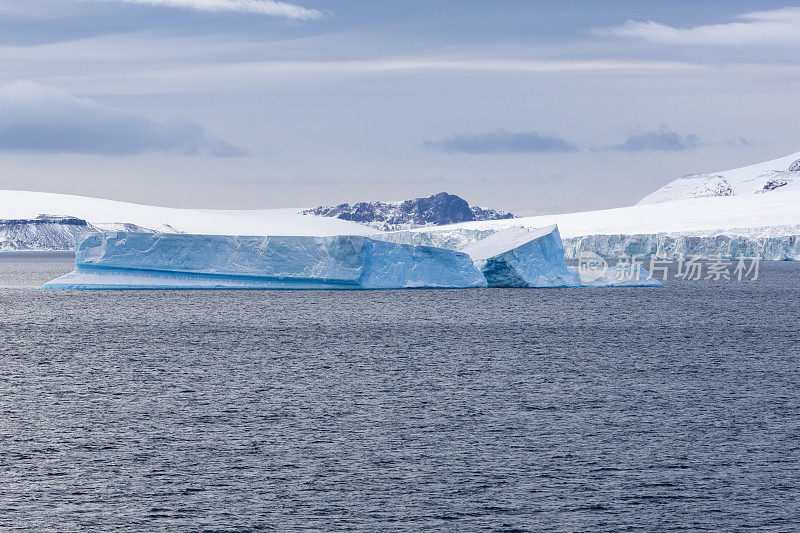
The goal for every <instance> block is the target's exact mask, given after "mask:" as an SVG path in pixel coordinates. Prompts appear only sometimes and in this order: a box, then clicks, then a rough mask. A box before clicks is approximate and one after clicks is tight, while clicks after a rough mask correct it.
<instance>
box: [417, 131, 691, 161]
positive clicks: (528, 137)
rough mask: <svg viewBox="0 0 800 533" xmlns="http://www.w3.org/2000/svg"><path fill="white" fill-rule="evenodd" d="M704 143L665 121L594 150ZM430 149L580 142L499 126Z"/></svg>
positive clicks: (550, 147) (538, 147)
mask: <svg viewBox="0 0 800 533" xmlns="http://www.w3.org/2000/svg"><path fill="white" fill-rule="evenodd" d="M700 146H702V143H701V142H700V140H699V139H698V138H697V136H696V135H681V134H679V133H676V132H674V131H672V130H671V129H669V128H668V127H667V126H666V125H662V126H661V127H659V128H658V129H656V130H653V131H644V130H641V129H637V130H630V131H629V132H628V134H627V138H626V139H625V141H624V142H622V143H619V144H612V145H608V146H602V147H599V148H594V149H593V150H592V151H616V152H680V151H685V150H694V149H696V148H699V147H700ZM423 147H424V148H425V149H426V150H430V151H436V152H443V153H466V154H498V153H558V152H578V151H581V148H580V147H579V145H578V144H576V143H574V142H571V141H568V140H566V139H563V138H561V137H556V136H552V135H541V134H539V133H537V132H536V131H534V130H530V131H526V132H519V133H514V132H511V131H508V130H503V129H495V130H491V131H489V132H487V133H482V134H460V135H454V136H452V137H447V138H445V139H440V140H438V141H425V142H424V143H423Z"/></svg>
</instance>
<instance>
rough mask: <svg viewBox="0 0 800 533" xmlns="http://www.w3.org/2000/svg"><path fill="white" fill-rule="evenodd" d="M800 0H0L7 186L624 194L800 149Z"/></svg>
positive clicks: (301, 200)
mask: <svg viewBox="0 0 800 533" xmlns="http://www.w3.org/2000/svg"><path fill="white" fill-rule="evenodd" d="M797 95H800V3H797V4H792V3H787V2H786V1H784V2H773V1H770V0H759V1H758V2H755V1H749V2H744V1H738V0H730V1H726V2H719V1H716V0H715V1H704V0H691V1H685V0H670V1H666V0H664V1H652V0H635V1H634V0H613V1H612V0H552V1H551V0H536V1H533V0H485V1H471V0H404V1H402V2H397V1H389V0H387V1H380V0H339V1H334V0H298V1H297V2H291V3H290V2H282V1H270V0H25V1H20V0H0V169H1V170H2V171H1V172H0V188H2V189H21V190H37V191H47V192H60V193H69V194H79V195H86V196H95V197H102V198H112V199H118V200H125V201H131V202H138V203H146V204H154V205H163V206H174V207H205V208H208V207H212V208H272V207H306V206H309V207H310V206H315V205H336V204H339V203H343V202H356V201H364V200H387V201H389V200H402V199H406V198H412V197H417V196H427V195H430V194H433V193H436V192H439V191H447V192H451V193H454V194H458V195H460V196H462V197H464V198H465V199H467V200H468V201H469V202H470V203H472V204H477V205H483V206H488V207H493V208H497V209H504V210H508V211H512V212H514V213H516V214H520V215H535V214H545V213H561V212H571V211H584V210H591V209H603V208H608V207H617V206H624V205H630V204H633V203H635V202H636V201H638V200H639V199H640V198H642V197H643V196H645V195H647V194H648V193H650V192H652V191H653V190H655V189H657V188H658V187H660V186H662V185H663V184H665V183H666V182H668V181H670V180H672V179H674V178H676V177H678V176H681V175H685V174H689V173H699V172H713V171H721V170H726V169H729V168H735V167H739V166H743V165H747V164H752V163H757V162H760V161H764V160H768V159H773V158H776V157H780V156H784V155H787V154H790V153H792V152H796V151H798V150H800V105H798V96H797Z"/></svg>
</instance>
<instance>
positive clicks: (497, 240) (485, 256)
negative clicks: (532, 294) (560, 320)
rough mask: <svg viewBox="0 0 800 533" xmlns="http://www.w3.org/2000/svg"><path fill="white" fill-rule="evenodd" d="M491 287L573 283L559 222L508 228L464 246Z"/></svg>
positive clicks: (550, 285)
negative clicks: (566, 261)
mask: <svg viewBox="0 0 800 533" xmlns="http://www.w3.org/2000/svg"><path fill="white" fill-rule="evenodd" d="M462 251H463V252H464V253H466V254H469V256H470V257H471V258H472V260H473V261H474V262H475V266H476V267H478V269H480V271H481V272H483V275H484V276H486V281H487V283H488V284H489V286H490V287H573V286H576V285H577V283H576V282H575V277H574V275H573V274H572V273H571V272H570V271H569V270H568V269H567V264H566V263H565V261H564V247H563V246H562V245H561V236H560V235H559V233H558V228H557V227H556V226H548V227H546V228H542V229H539V230H534V231H532V230H529V229H527V228H523V227H513V228H508V229H506V230H503V231H499V232H497V233H495V234H493V235H490V236H488V237H486V238H484V239H481V240H480V241H478V242H476V243H474V244H471V245H469V246H467V247H465V248H463V249H462Z"/></svg>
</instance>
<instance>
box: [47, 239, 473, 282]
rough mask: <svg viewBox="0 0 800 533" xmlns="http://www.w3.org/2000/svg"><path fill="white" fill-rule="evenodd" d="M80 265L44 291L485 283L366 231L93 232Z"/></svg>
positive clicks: (463, 267)
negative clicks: (241, 233) (255, 234)
mask: <svg viewBox="0 0 800 533" xmlns="http://www.w3.org/2000/svg"><path fill="white" fill-rule="evenodd" d="M75 266H76V268H75V270H74V271H72V272H71V273H69V274H67V275H65V276H62V277H61V278H58V279H56V280H53V281H51V282H49V283H47V284H46V285H45V286H44V288H280V289H292V288H297V289H310V288H319V289H378V288H381V289H395V288H422V287H428V288H464V287H484V286H486V281H485V279H484V277H483V275H481V273H480V272H479V271H478V270H477V269H476V268H475V267H474V265H473V264H472V261H471V260H470V258H469V257H468V256H467V255H465V254H461V253H458V252H453V251H450V250H444V249H440V248H432V247H426V246H409V245H399V244H394V243H389V242H383V241H376V240H373V239H370V238H368V237H361V236H333V237H283V236H281V237H276V236H270V237H239V236H225V235H182V234H161V233H129V232H110V233H91V234H87V235H85V236H83V238H82V239H80V240H79V241H78V242H77V244H76V247H75Z"/></svg>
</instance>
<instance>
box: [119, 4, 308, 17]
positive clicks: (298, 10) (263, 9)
mask: <svg viewBox="0 0 800 533" xmlns="http://www.w3.org/2000/svg"><path fill="white" fill-rule="evenodd" d="M117 1H119V2H127V3H130V4H144V5H150V6H164V7H176V8H183V9H192V10H194V11H211V12H220V13H221V12H234V13H255V14H257V15H268V16H273V17H284V18H288V19H294V20H309V19H318V18H320V17H322V12H321V11H318V10H316V9H309V8H306V7H302V6H298V5H295V4H290V3H287V2H278V1H275V0H117Z"/></svg>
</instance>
